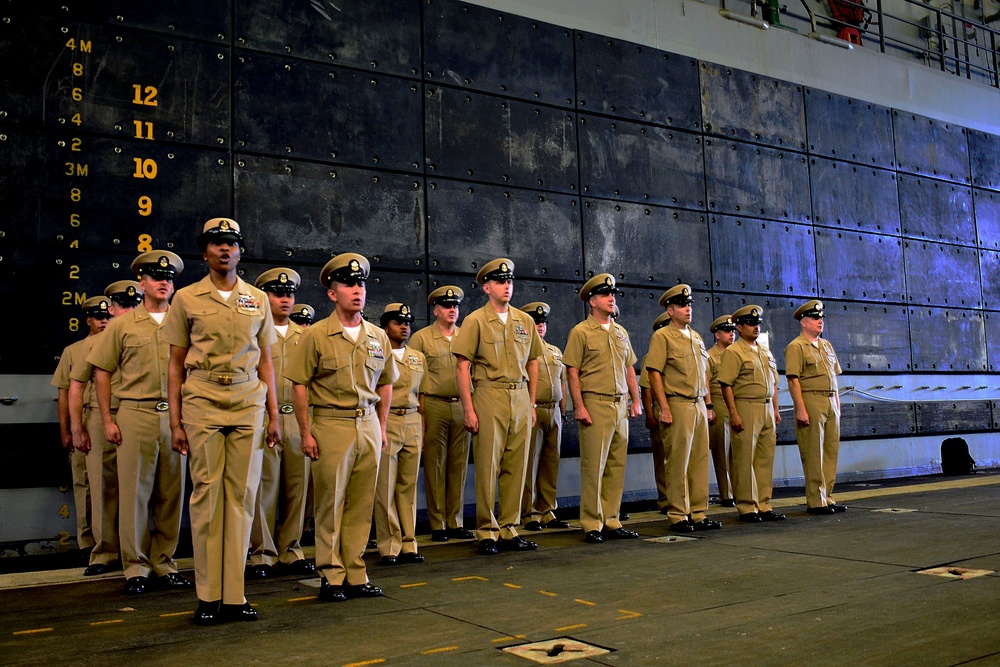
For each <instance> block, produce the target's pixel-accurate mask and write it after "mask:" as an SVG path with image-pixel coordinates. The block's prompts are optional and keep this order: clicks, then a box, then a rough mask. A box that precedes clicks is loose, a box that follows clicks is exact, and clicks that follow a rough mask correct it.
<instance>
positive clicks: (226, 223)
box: [219, 220, 229, 232]
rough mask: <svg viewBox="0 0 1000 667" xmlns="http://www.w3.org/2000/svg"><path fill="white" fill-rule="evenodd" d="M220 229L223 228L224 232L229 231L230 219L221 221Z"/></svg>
mask: <svg viewBox="0 0 1000 667" xmlns="http://www.w3.org/2000/svg"><path fill="white" fill-rule="evenodd" d="M219 229H221V230H222V231H224V232H228V231H229V221H228V220H222V221H221V222H219Z"/></svg>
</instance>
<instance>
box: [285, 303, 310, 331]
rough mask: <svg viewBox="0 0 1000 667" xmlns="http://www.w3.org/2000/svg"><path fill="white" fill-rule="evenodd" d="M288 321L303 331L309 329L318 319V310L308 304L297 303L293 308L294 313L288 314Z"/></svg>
mask: <svg viewBox="0 0 1000 667" xmlns="http://www.w3.org/2000/svg"><path fill="white" fill-rule="evenodd" d="M288 319H290V320H291V321H292V322H295V323H296V324H298V325H299V326H300V327H302V328H303V329H307V328H309V326H311V325H312V323H313V320H314V319H316V310H315V309H314V308H313V307H312V306H310V305H309V304H308V303H297V304H295V305H294V306H293V307H292V312H290V313H289V314H288Z"/></svg>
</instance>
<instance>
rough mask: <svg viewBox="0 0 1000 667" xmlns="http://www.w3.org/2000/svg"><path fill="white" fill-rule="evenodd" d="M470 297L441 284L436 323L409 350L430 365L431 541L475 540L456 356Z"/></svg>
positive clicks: (427, 471) (427, 476)
mask: <svg viewBox="0 0 1000 667" xmlns="http://www.w3.org/2000/svg"><path fill="white" fill-rule="evenodd" d="M464 298H465V292H463V291H462V289H461V288H460V287H458V286H456V285H442V286H441V287H438V288H437V289H435V290H434V291H433V292H431V293H430V295H428V297H427V303H429V304H430V305H431V307H432V308H433V309H434V310H433V315H434V322H433V323H432V324H431V325H430V326H427V327H424V328H423V329H421V330H420V331H418V332H416V333H415V334H413V336H412V337H411V338H410V342H409V347H410V348H411V349H414V350H417V351H418V352H422V353H423V355H424V357H425V358H426V360H427V367H426V372H425V373H424V378H423V380H422V382H421V386H420V402H421V404H422V407H423V415H424V493H425V494H426V496H427V518H428V520H429V521H430V524H431V539H432V540H434V541H435V542H447V541H448V538H452V539H460V540H470V539H472V538H474V537H475V535H474V534H473V533H472V532H471V531H470V530H469V529H467V528H465V527H464V525H463V514H464V510H465V500H464V492H465V477H466V475H467V473H468V470H469V443H470V441H471V436H470V435H469V433H468V431H466V430H465V422H464V417H463V415H462V403H461V400H460V399H459V396H458V385H457V384H456V382H455V369H456V368H457V365H458V360H457V359H456V358H455V355H453V354H452V353H451V351H452V344H453V342H454V340H455V336H457V335H458V332H459V331H460V328H459V327H457V326H455V323H456V322H458V310H459V304H461V303H462V299H464Z"/></svg>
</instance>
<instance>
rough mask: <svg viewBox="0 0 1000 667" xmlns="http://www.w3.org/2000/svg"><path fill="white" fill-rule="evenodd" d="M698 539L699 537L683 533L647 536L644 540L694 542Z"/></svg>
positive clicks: (662, 542)
mask: <svg viewBox="0 0 1000 667" xmlns="http://www.w3.org/2000/svg"><path fill="white" fill-rule="evenodd" d="M697 539H698V538H697V537H684V536H683V535H664V536H663V537H646V538H644V540H643V541H645V542H659V543H661V544H671V543H673V542H693V541H694V540H697Z"/></svg>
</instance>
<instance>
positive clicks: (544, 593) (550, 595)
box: [538, 591, 559, 598]
mask: <svg viewBox="0 0 1000 667" xmlns="http://www.w3.org/2000/svg"><path fill="white" fill-rule="evenodd" d="M538 592H539V593H541V594H542V595H548V596H549V597H550V598H555V597H559V594H558V593H553V592H552V591H538Z"/></svg>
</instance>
